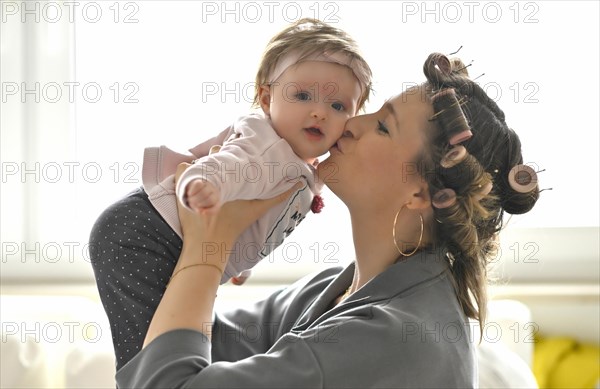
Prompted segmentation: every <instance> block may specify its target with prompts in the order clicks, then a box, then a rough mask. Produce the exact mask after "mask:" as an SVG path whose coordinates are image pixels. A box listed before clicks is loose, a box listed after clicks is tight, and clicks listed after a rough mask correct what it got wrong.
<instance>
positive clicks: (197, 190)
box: [185, 179, 221, 214]
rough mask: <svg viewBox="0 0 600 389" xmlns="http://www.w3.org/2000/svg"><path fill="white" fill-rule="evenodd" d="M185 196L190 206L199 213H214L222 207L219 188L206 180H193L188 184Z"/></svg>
mask: <svg viewBox="0 0 600 389" xmlns="http://www.w3.org/2000/svg"><path fill="white" fill-rule="evenodd" d="M185 197H186V199H187V203H188V205H189V207H190V208H191V209H192V210H193V211H194V212H196V213H198V214H204V213H211V214H214V213H217V211H218V210H219V208H220V207H221V204H220V201H219V200H220V198H221V195H220V193H219V189H218V188H217V187H215V186H214V185H213V184H211V183H210V182H206V181H204V180H200V179H197V180H193V181H191V182H190V183H189V184H188V185H187V188H186V191H185Z"/></svg>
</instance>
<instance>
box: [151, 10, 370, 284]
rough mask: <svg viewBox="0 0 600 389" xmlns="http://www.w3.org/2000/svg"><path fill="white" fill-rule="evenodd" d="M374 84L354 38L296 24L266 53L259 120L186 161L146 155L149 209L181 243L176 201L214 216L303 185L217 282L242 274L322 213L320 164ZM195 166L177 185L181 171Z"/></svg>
mask: <svg viewBox="0 0 600 389" xmlns="http://www.w3.org/2000/svg"><path fill="white" fill-rule="evenodd" d="M370 85H371V70H370V68H369V66H368V64H367V63H366V62H365V60H364V59H363V58H362V56H361V55H360V54H359V52H358V48H357V45H356V43H355V42H354V40H352V38H350V37H349V36H348V35H347V34H346V33H345V32H343V31H341V30H339V29H337V28H334V27H331V26H329V25H327V24H325V23H323V22H320V21H318V20H314V19H302V20H299V21H298V22H296V23H294V24H292V25H291V26H290V27H288V28H286V29H284V30H283V31H281V32H280V33H279V34H277V35H276V36H275V37H273V38H272V39H271V41H270V42H269V44H268V45H267V48H266V50H265V53H264V54H263V58H262V61H261V64H260V67H259V70H258V73H257V76H256V87H255V96H254V105H255V106H258V107H260V109H261V111H262V113H253V114H249V115H247V116H243V117H241V118H239V119H238V120H236V121H235V122H234V123H233V124H232V125H231V126H230V127H228V128H227V129H225V130H224V131H223V132H221V133H220V134H219V135H218V136H216V137H214V138H212V139H210V140H208V141H206V142H204V143H201V144H200V145H198V146H196V147H194V148H192V149H190V150H189V151H190V152H191V155H184V154H179V153H176V152H174V151H171V150H169V149H168V148H166V147H164V146H161V147H159V148H148V149H146V150H145V154H144V165H143V169H142V177H143V184H144V189H145V191H146V192H147V194H148V197H149V199H150V201H151V203H152V205H153V206H154V207H155V208H156V210H157V211H158V212H159V213H160V215H161V216H162V217H163V218H164V219H165V220H166V221H167V223H168V224H169V225H170V226H171V228H173V230H174V231H175V232H176V233H177V234H178V235H179V236H181V227H180V225H179V220H178V217H177V204H176V201H181V203H182V204H183V205H185V206H186V207H188V208H189V209H191V210H193V211H195V212H199V213H203V212H209V213H213V212H217V211H218V209H219V207H220V206H221V205H222V204H223V203H225V202H228V201H232V200H239V199H266V198H271V197H274V196H276V195H278V194H280V193H283V192H285V191H287V190H288V189H290V188H291V187H292V186H294V185H295V183H297V182H298V180H301V181H302V182H303V183H304V185H303V187H302V188H301V189H299V190H298V191H297V192H296V193H295V194H293V195H292V196H291V197H290V198H289V200H288V201H287V202H284V203H282V204H281V205H279V206H276V207H274V208H273V209H272V210H270V211H269V213H267V214H266V215H265V216H263V217H262V218H261V219H259V220H258V221H257V222H256V223H255V224H254V225H252V226H250V227H249V228H248V229H247V230H246V231H245V232H244V233H242V235H241V236H240V237H239V239H238V241H237V242H236V244H235V246H234V247H233V248H232V249H231V250H229V248H228V249H227V251H228V252H229V253H230V255H229V259H228V262H227V265H226V267H225V272H224V274H223V277H222V280H221V282H222V283H224V282H226V281H227V280H229V279H230V278H231V277H238V276H246V275H247V274H248V270H249V269H250V268H252V267H253V266H254V265H255V264H256V263H257V262H258V261H259V260H260V259H262V258H264V257H265V256H267V255H268V254H269V253H270V252H271V251H273V250H274V249H275V248H276V247H278V246H279V245H280V244H281V243H282V242H283V240H284V239H285V238H286V237H287V236H288V235H289V234H290V233H291V232H292V231H293V230H294V228H295V227H296V226H297V225H298V224H299V223H300V222H301V221H302V219H303V218H304V217H305V216H306V214H307V213H308V211H309V210H311V209H312V210H313V212H318V211H320V208H321V207H322V202H321V200H320V197H319V193H320V191H321V188H322V183H320V182H317V180H316V178H315V166H316V165H317V163H318V160H317V157H319V156H321V155H323V154H325V153H326V152H327V151H328V150H329V149H330V148H331V147H332V146H333V145H334V144H335V143H336V141H337V140H338V139H339V138H340V136H341V135H342V132H343V130H344V125H345V123H346V121H347V120H348V119H349V118H351V117H353V116H354V115H356V113H357V112H358V111H359V109H361V108H362V107H363V105H364V103H365V101H366V100H367V99H368V96H369V93H370ZM192 161H193V164H192V165H191V166H190V167H189V168H188V169H187V170H186V171H185V172H184V173H183V174H182V176H181V177H180V179H179V181H178V184H177V186H175V183H174V176H173V174H174V172H175V170H176V167H177V165H178V164H179V163H181V162H192ZM176 198H177V199H178V200H177V199H176Z"/></svg>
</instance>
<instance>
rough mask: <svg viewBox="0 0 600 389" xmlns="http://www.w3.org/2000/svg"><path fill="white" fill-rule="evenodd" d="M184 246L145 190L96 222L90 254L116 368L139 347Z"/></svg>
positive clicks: (109, 211)
mask: <svg viewBox="0 0 600 389" xmlns="http://www.w3.org/2000/svg"><path fill="white" fill-rule="evenodd" d="M181 246H182V241H181V239H180V238H179V236H177V234H176V233H175V232H174V231H173V230H172V229H171V227H169V225H168V224H167V223H166V222H165V221H164V220H163V219H162V217H161V216H160V214H159V213H158V212H157V211H156V210H155V209H154V207H153V206H152V204H151V203H150V201H149V200H148V196H147V194H146V193H145V192H144V190H143V189H142V188H138V189H136V190H134V191H133V192H131V193H129V194H128V195H127V196H125V197H124V198H122V199H121V200H119V201H117V202H116V203H114V204H113V205H111V206H110V207H108V208H107V209H106V210H105V211H104V212H103V213H102V214H101V215H100V216H99V217H98V220H97V221H96V223H95V224H94V226H93V228H92V231H91V234H90V257H91V263H92V267H93V268H94V274H95V276H96V283H97V285H98V292H99V293H100V298H101V300H102V304H103V305H104V309H105V311H106V314H107V315H108V319H109V322H110V326H111V333H112V340H113V345H114V348H115V356H116V362H117V369H120V368H121V367H122V366H123V365H125V363H127V362H128V361H129V360H130V359H131V358H133V357H134V356H135V355H136V354H137V353H138V352H139V351H140V350H141V348H142V344H143V343H144V337H145V336H146V332H147V331H148V326H149V325H150V320H152V316H153V315H154V312H155V311H156V307H157V306H158V303H159V302H160V299H161V298H162V295H163V293H164V291H165V288H166V285H167V282H168V281H169V277H171V274H172V273H173V268H174V267H175V264H176V263H177V260H178V258H179V254H180V252H181Z"/></svg>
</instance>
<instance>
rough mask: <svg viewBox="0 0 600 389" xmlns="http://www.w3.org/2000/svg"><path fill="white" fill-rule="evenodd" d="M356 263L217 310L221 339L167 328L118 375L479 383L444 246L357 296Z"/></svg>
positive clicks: (339, 384) (203, 383)
mask: <svg viewBox="0 0 600 389" xmlns="http://www.w3.org/2000/svg"><path fill="white" fill-rule="evenodd" d="M353 274H354V263H353V264H351V265H349V266H348V267H346V268H345V269H341V268H329V269H326V270H324V271H322V272H320V273H317V274H316V275H311V276H307V277H305V278H303V279H301V280H300V281H298V282H296V283H295V284H293V285H292V286H290V287H287V288H285V289H282V290H280V291H278V292H276V293H274V294H272V295H271V296H270V297H268V298H267V299H266V300H263V301H261V302H258V303H257V304H255V305H254V306H253V307H252V308H251V309H244V310H241V309H237V310H234V311H231V312H227V313H225V314H216V315H215V321H214V324H213V332H212V341H211V340H208V338H207V337H206V336H205V335H204V334H202V333H200V332H197V331H194V330H189V329H179V330H173V331H170V332H167V333H165V334H162V335H160V336H159V337H157V338H156V339H155V340H154V341H152V342H151V343H150V344H148V345H147V346H146V347H145V348H144V349H142V350H141V351H140V353H139V354H137V355H136V356H135V357H134V358H133V359H132V360H130V361H129V362H128V363H127V364H126V365H125V366H123V368H121V369H120V370H119V371H118V372H117V375H116V379H117V386H118V387H119V388H166V387H169V388H216V387H219V388H474V387H477V365H476V356H475V347H474V343H475V342H476V341H477V340H478V339H477V338H478V336H475V338H476V339H473V337H474V335H473V331H472V328H471V326H470V325H469V322H468V320H467V319H466V317H465V315H464V314H463V312H462V309H461V307H460V305H459V303H458V300H457V297H456V293H455V291H454V288H453V284H452V275H451V274H450V268H449V265H448V262H447V260H446V259H445V256H444V255H443V252H440V251H431V252H420V253H417V254H415V255H413V256H411V257H410V258H407V259H405V260H403V261H400V262H397V263H395V264H394V265H392V266H391V267H389V268H388V269H387V270H386V271H384V272H383V273H381V274H379V275H378V276H376V277H375V278H373V279H372V280H371V281H369V282H368V283H367V284H365V285H364V286H363V287H362V288H361V289H359V290H358V291H357V292H355V293H353V294H352V295H351V296H350V297H349V298H348V299H346V300H345V301H343V302H342V303H340V304H338V305H337V306H335V307H333V308H331V307H332V302H333V301H334V300H335V299H336V298H337V297H338V296H340V295H341V294H342V293H343V292H344V291H345V290H346V288H347V287H348V286H349V285H350V283H351V281H352V277H353Z"/></svg>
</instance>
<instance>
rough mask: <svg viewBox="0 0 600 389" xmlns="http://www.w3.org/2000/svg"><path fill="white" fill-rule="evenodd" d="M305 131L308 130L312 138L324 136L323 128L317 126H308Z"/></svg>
mask: <svg viewBox="0 0 600 389" xmlns="http://www.w3.org/2000/svg"><path fill="white" fill-rule="evenodd" d="M304 131H306V133H307V134H308V135H309V136H310V137H311V138H321V137H323V136H324V135H323V132H322V131H321V129H319V128H317V127H307V128H305V129H304Z"/></svg>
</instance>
